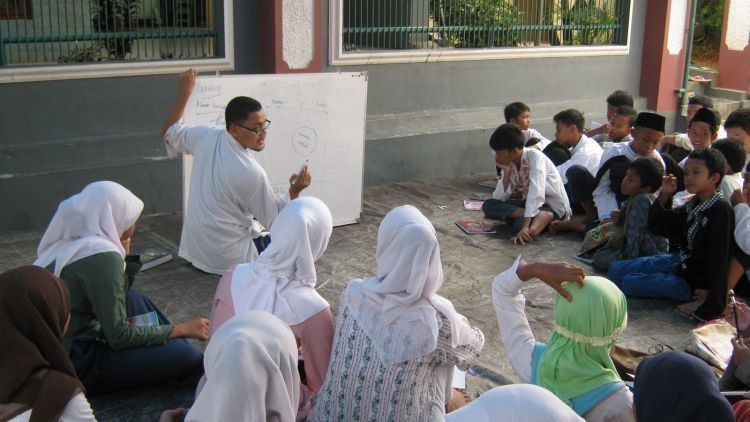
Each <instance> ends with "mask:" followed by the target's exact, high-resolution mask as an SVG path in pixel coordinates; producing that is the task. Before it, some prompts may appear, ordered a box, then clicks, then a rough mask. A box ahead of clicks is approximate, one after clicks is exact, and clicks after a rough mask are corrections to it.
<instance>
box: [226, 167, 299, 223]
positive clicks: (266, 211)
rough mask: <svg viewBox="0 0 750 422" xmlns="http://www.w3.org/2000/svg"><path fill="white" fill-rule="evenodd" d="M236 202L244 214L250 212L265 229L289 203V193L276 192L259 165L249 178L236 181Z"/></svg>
mask: <svg viewBox="0 0 750 422" xmlns="http://www.w3.org/2000/svg"><path fill="white" fill-rule="evenodd" d="M236 183H237V184H238V187H239V189H238V191H239V192H240V195H238V198H237V200H238V203H237V206H238V207H239V208H240V210H242V212H243V213H245V214H251V215H252V216H253V217H255V219H256V220H258V221H259V222H260V224H262V225H263V227H265V228H266V229H270V228H271V223H273V220H274V219H275V218H276V216H277V215H278V214H279V212H281V209H282V208H284V207H285V206H286V204H288V203H289V193H288V192H285V193H283V194H276V193H274V191H273V187H272V186H271V182H269V181H268V177H267V176H266V174H265V171H263V170H262V169H261V168H260V166H258V167H257V171H256V172H254V173H253V175H252V177H251V178H250V179H249V180H244V181H237V182H236Z"/></svg>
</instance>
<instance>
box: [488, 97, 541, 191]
mask: <svg viewBox="0 0 750 422" xmlns="http://www.w3.org/2000/svg"><path fill="white" fill-rule="evenodd" d="M503 114H504V115H505V123H511V124H514V125H516V126H518V127H519V128H521V132H523V139H524V142H525V146H526V147H534V148H536V149H538V150H539V151H542V150H544V148H546V147H547V145H549V144H550V142H551V141H550V140H549V139H547V138H545V137H544V135H542V134H541V133H539V131H538V130H536V129H533V128H531V109H530V108H529V106H527V105H526V104H524V103H522V102H520V101H516V102H515V103H510V104H508V105H507V106H505V110H503ZM495 168H496V169H497V175H498V176H500V171H501V170H502V169H501V168H500V167H497V166H495Z"/></svg>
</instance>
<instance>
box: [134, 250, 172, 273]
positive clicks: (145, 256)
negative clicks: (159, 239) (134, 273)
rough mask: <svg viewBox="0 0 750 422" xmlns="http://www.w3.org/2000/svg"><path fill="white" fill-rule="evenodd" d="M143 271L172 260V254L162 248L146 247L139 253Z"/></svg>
mask: <svg viewBox="0 0 750 422" xmlns="http://www.w3.org/2000/svg"><path fill="white" fill-rule="evenodd" d="M138 255H139V256H140V261H141V271H146V270H149V269H151V268H154V267H158V266H159V265H161V264H163V263H165V262H169V261H171V260H172V254H171V253H169V252H167V251H163V250H160V249H144V250H143V251H141V252H140V253H139V254H138Z"/></svg>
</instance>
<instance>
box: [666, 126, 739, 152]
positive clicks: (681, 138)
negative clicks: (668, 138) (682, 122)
mask: <svg viewBox="0 0 750 422" xmlns="http://www.w3.org/2000/svg"><path fill="white" fill-rule="evenodd" d="M726 137H727V131H726V130H724V126H722V125H719V132H718V134H717V135H716V139H724V138H726ZM674 145H675V146H676V147H680V148H682V149H686V150H688V151H692V150H693V144H691V143H690V137H689V136H688V134H687V133H678V134H676V135H675V136H674Z"/></svg>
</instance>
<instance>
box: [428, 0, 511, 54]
mask: <svg viewBox="0 0 750 422" xmlns="http://www.w3.org/2000/svg"><path fill="white" fill-rule="evenodd" d="M430 14H431V15H432V16H434V17H435V20H436V22H437V26H438V28H437V29H439V31H437V32H439V34H440V37H441V38H442V39H443V41H444V44H446V45H449V46H452V47H460V48H483V47H501V46H515V45H517V44H518V43H519V42H520V41H521V39H520V36H519V34H518V31H515V30H514V26H516V25H521V24H522V23H523V22H522V20H521V12H520V11H519V10H518V7H516V6H515V5H513V4H512V3H510V2H509V1H506V0H459V1H450V2H449V1H443V0H439V1H433V2H430ZM441 28H442V29H441Z"/></svg>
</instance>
